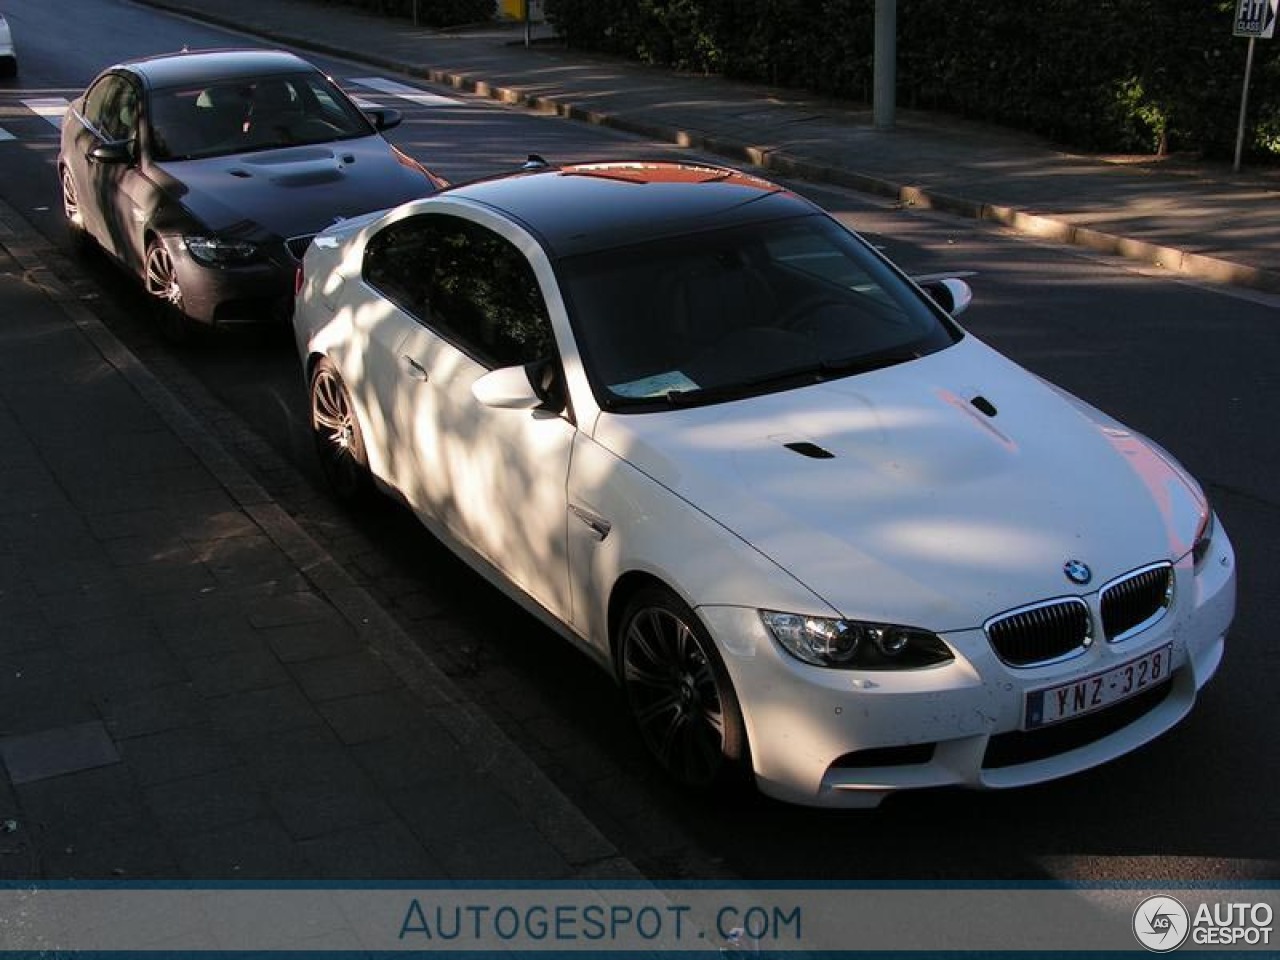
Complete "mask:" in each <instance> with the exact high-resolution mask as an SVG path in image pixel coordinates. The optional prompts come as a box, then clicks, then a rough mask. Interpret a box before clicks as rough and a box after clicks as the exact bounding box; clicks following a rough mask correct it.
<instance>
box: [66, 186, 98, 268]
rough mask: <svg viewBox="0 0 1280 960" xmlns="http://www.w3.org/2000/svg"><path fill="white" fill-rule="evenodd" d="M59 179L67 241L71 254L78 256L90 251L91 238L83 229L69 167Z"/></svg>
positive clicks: (78, 201)
mask: <svg viewBox="0 0 1280 960" xmlns="http://www.w3.org/2000/svg"><path fill="white" fill-rule="evenodd" d="M60 179H61V180H62V215H63V216H64V217H65V218H66V221H67V240H68V241H69V242H70V244H71V251H72V253H74V254H76V255H77V256H79V255H81V254H84V253H88V252H89V250H90V249H92V247H93V237H91V236H90V235H89V231H88V230H86V229H85V227H84V217H83V216H82V214H81V212H80V199H79V193H78V191H77V190H76V181H75V178H74V177H72V176H71V168H70V167H63V168H62V169H61V171H60Z"/></svg>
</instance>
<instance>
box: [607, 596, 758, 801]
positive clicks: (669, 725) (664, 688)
mask: <svg viewBox="0 0 1280 960" xmlns="http://www.w3.org/2000/svg"><path fill="white" fill-rule="evenodd" d="M618 639H619V644H620V646H619V655H620V661H621V663H620V666H621V671H622V683H623V686H624V688H625V690H626V695H627V702H628V704H629V705H630V707H631V714H632V716H633V717H634V718H635V721H636V725H637V726H638V727H639V730H640V737H641V739H642V740H643V741H644V744H645V746H646V747H648V749H649V752H650V753H651V754H653V756H654V758H655V759H656V760H657V761H658V763H659V764H661V765H662V767H663V769H664V770H666V772H667V773H668V774H670V775H671V776H672V777H673V778H674V779H675V780H676V781H678V782H679V783H681V784H683V785H684V786H687V787H693V788H698V789H705V788H707V787H711V786H716V785H719V784H721V783H725V782H728V781H730V780H734V779H738V778H740V777H741V776H742V775H743V774H744V773H745V772H746V769H747V757H748V750H747V736H746V729H745V727H744V726H743V722H742V711H741V709H740V708H739V706H738V698H737V695H736V694H735V693H734V690H733V684H732V683H730V681H729V675H728V673H727V672H726V670H725V667H724V663H723V662H722V661H721V659H720V654H719V653H718V652H717V650H716V648H715V644H714V643H713V642H712V640H711V637H710V636H709V635H708V634H707V631H706V628H705V627H703V626H702V623H701V621H699V620H698V617H697V615H696V614H694V612H693V611H692V610H690V609H689V607H688V606H687V605H686V604H685V603H683V602H682V601H681V600H680V599H679V598H677V597H676V596H674V595H673V594H671V593H670V592H669V591H667V590H662V589H658V588H648V589H645V590H642V591H640V592H639V593H638V594H636V596H635V597H634V598H633V599H632V600H631V602H630V603H629V604H628V605H627V609H626V612H625V613H624V614H623V616H622V623H621V633H620V634H619V638H618Z"/></svg>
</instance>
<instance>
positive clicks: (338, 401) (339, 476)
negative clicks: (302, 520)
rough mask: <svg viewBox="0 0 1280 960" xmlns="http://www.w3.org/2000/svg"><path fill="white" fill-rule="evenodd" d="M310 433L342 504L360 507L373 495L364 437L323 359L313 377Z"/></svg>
mask: <svg viewBox="0 0 1280 960" xmlns="http://www.w3.org/2000/svg"><path fill="white" fill-rule="evenodd" d="M311 432H312V435H313V436H314V437H315V444H316V453H317V454H318V455H319V458H320V469H321V471H322V472H323V473H324V476H325V480H327V481H328V483H329V486H330V487H332V488H333V492H334V494H335V495H336V496H337V497H338V499H339V500H341V501H342V502H343V503H345V504H348V505H352V506H355V505H358V504H362V503H364V502H366V501H368V499H369V497H370V495H371V494H372V492H373V480H372V478H371V477H370V475H369V461H368V459H367V458H366V456H365V450H364V435H363V434H362V433H361V432H360V422H359V421H358V420H357V419H356V413H355V408H354V407H353V406H352V403H351V394H349V393H348V392H347V385H346V384H345V383H343V382H342V376H341V375H340V374H339V373H338V370H337V368H336V367H335V366H334V365H333V364H332V363H331V362H330V361H329V360H321V361H320V362H319V363H317V364H316V368H315V371H314V372H313V373H312V374H311Z"/></svg>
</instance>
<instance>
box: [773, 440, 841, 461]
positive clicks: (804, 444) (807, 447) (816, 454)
mask: <svg viewBox="0 0 1280 960" xmlns="http://www.w3.org/2000/svg"><path fill="white" fill-rule="evenodd" d="M783 446H784V447H786V448H787V449H788V450H794V451H795V452H796V453H798V454H800V456H802V457H808V458H810V459H811V460H831V459H832V458H834V457H835V454H834V453H832V452H831V451H830V450H826V449H823V448H822V447H820V446H818V445H817V444H816V443H810V442H809V441H808V440H797V441H795V442H794V443H784V444H783Z"/></svg>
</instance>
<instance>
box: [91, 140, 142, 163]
mask: <svg viewBox="0 0 1280 960" xmlns="http://www.w3.org/2000/svg"><path fill="white" fill-rule="evenodd" d="M89 159H90V160H93V161H95V162H97V163H131V162H132V161H133V141H132V140H111V141H108V142H107V143H100V144H98V145H97V146H96V147H94V148H93V149H92V150H90V151H89Z"/></svg>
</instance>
